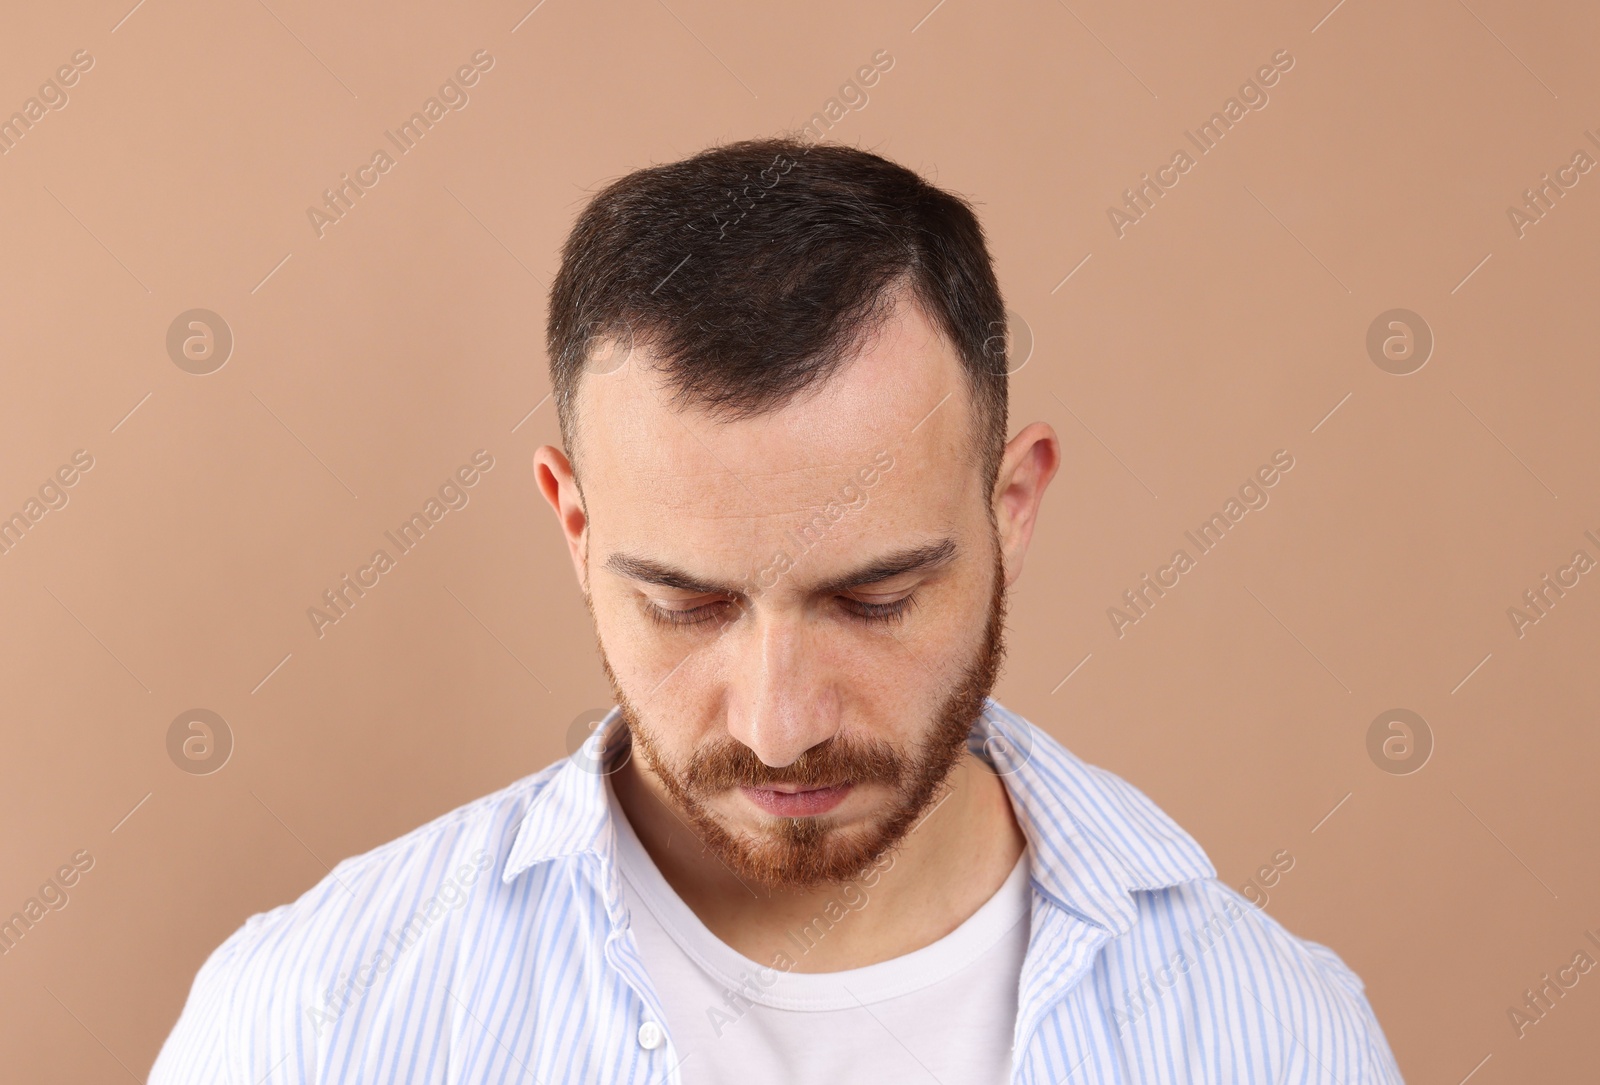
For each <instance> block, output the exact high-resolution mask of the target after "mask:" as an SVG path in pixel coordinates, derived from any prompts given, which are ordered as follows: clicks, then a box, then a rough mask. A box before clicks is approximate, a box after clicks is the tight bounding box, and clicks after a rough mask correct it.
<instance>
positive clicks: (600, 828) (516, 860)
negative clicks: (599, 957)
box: [501, 699, 1216, 935]
mask: <svg viewBox="0 0 1600 1085" xmlns="http://www.w3.org/2000/svg"><path fill="white" fill-rule="evenodd" d="M623 726H624V724H623V722H622V718H621V714H620V712H619V711H618V710H617V709H615V708H613V709H612V710H611V712H610V713H609V714H608V715H607V716H606V717H605V719H603V720H601V721H600V723H599V724H598V725H597V726H596V727H595V729H594V732H593V734H592V735H591V736H590V737H589V739H588V740H587V741H586V742H585V744H584V746H583V748H582V749H580V750H579V751H578V752H577V753H575V754H574V755H573V756H572V757H570V758H568V759H567V761H566V762H565V763H562V764H560V765H559V767H553V768H552V769H551V770H550V776H549V779H548V780H547V782H546V783H545V784H544V786H543V787H542V788H540V789H539V791H538V792H537V793H536V794H535V795H534V796H533V798H532V800H531V801H530V802H529V806H528V810H527V812H526V813H525V814H524V816H523V819H522V824H521V826H520V827H519V829H518V831H517V837H516V840H515V842H514V843H513V844H512V847H511V852H510V854H509V855H508V856H507V857H506V864H505V868H504V870H503V871H502V873H501V878H502V879H503V880H504V881H506V882H510V881H512V880H514V879H515V878H517V877H518V876H519V875H520V874H522V873H523V872H524V871H526V870H528V869H529V868H531V867H533V866H534V865H536V864H538V863H542V862H548V861H550V860H553V859H561V858H566V857H571V856H580V855H589V856H592V857H594V858H598V859H600V860H601V861H602V862H603V864H604V865H605V866H607V867H611V866H614V865H615V864H614V861H613V853H614V849H615V846H616V837H615V830H614V828H613V827H612V825H611V823H610V808H609V805H608V803H607V802H606V794H605V786H606V783H605V776H604V772H603V771H602V760H601V758H600V756H599V751H601V750H604V749H605V748H606V747H607V746H608V745H610V742H611V740H613V739H614V738H615V737H616V736H614V735H612V734H611V731H612V730H613V729H614V728H620V727H623ZM967 745H968V748H969V749H971V750H972V752H973V753H974V754H975V755H976V756H978V757H979V758H980V759H981V760H983V761H984V762H985V763H986V764H988V765H989V766H990V767H991V768H992V769H993V771H994V772H995V773H996V775H998V776H999V777H1000V779H1001V780H1002V781H1003V782H1004V783H1005V785H1006V790H1007V792H1008V794H1009V795H1010V797H1011V806H1012V810H1013V811H1014V812H1015V814H1016V818H1017V824H1018V825H1019V826H1020V827H1021V829H1022V832H1023V835H1024V836H1025V837H1026V838H1027V840H1028V845H1029V848H1030V850H1031V851H1032V855H1033V857H1032V863H1031V868H1032V871H1031V872H1032V881H1033V884H1034V886H1035V888H1036V889H1037V890H1038V891H1039V892H1040V893H1042V894H1043V895H1044V897H1045V898H1046V899H1047V900H1049V901H1050V902H1051V903H1052V904H1054V905H1056V906H1057V907H1059V908H1062V909H1064V910H1066V911H1068V912H1070V913H1072V914H1074V915H1076V916H1078V917H1080V918H1082V919H1084V920H1087V921H1088V922H1090V923H1094V924H1096V925H1098V926H1101V927H1104V928H1105V929H1106V930H1107V931H1109V932H1110V933H1111V934H1112V935H1120V934H1123V933H1125V932H1126V931H1128V930H1129V929H1130V928H1131V927H1132V926H1133V924H1134V921H1135V920H1136V919H1137V917H1138V906H1137V904H1136V903H1135V902H1134V899H1133V897H1132V894H1133V893H1135V892H1140V891H1151V890H1157V889H1163V888H1167V887H1169V886H1174V885H1181V884H1183V883H1185V882H1190V881H1196V880H1200V879H1207V878H1214V877H1216V869H1215V868H1214V867H1213V866H1212V865H1211V861H1210V860H1209V859H1207V858H1206V854H1205V852H1204V851H1203V850H1201V848H1200V845H1199V844H1197V843H1195V841H1194V839H1193V838H1192V837H1191V836H1189V834H1188V833H1186V832H1184V831H1183V829H1181V828H1180V827H1179V826H1178V825H1177V823H1175V822H1174V821H1173V820H1172V819H1171V818H1170V817H1168V816H1167V815H1166V814H1165V813H1163V812H1162V811H1161V809H1160V808H1159V807H1157V806H1156V805H1155V803H1153V802H1151V801H1150V800H1149V799H1148V798H1147V797H1145V795H1144V794H1143V793H1142V792H1140V791H1139V790H1138V789H1137V788H1135V787H1134V786H1133V785H1131V784H1129V783H1127V782H1126V781H1124V780H1122V779H1120V778H1119V777H1117V776H1115V775H1113V774H1112V773H1109V772H1107V771H1105V770H1104V769H1100V768H1096V767H1095V766H1093V765H1087V764H1085V763H1084V762H1082V761H1080V760H1079V759H1078V758H1077V757H1075V756H1074V755H1073V754H1072V753H1071V752H1070V751H1068V750H1067V749H1066V748H1065V747H1064V746H1062V745H1061V744H1060V743H1058V742H1056V741H1055V739H1053V738H1051V737H1050V736H1049V735H1047V734H1046V733H1045V732H1044V731H1042V730H1040V729H1039V728H1038V727H1035V726H1034V725H1033V724H1031V723H1029V722H1028V721H1027V720H1025V719H1023V718H1022V717H1021V716H1018V715H1016V714H1015V713H1013V712H1010V711H1009V710H1007V709H1006V708H1004V707H1002V706H1001V705H1000V704H999V703H998V702H997V701H994V700H992V699H991V700H989V701H988V702H987V703H986V704H985V706H984V710H983V712H982V714H981V715H980V716H979V717H978V720H977V721H976V722H975V723H974V725H973V729H972V733H971V734H970V735H969V737H968V740H967ZM608 873H614V872H610V871H608ZM613 880H614V879H611V878H608V879H607V881H608V882H610V881H613Z"/></svg>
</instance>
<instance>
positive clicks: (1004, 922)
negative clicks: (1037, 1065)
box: [606, 781, 1031, 1085]
mask: <svg viewBox="0 0 1600 1085" xmlns="http://www.w3.org/2000/svg"><path fill="white" fill-rule="evenodd" d="M607 783H608V786H607V788H606V793H607V798H608V800H609V801H610V803H611V813H612V818H613V820H614V821H615V823H616V828H617V855H618V862H619V865H620V869H621V873H622V888H623V896H624V899H625V900H626V902H627V905H628V911H629V913H630V915H631V917H632V923H633V932H634V937H635V938H636V939H637V940H638V945H639V952H640V954H641V956H642V957H643V959H644V966H645V970H646V971H647V972H648V973H649V975H650V979H651V981H652V982H653V983H654V985H655V988H656V991H657V993H658V994H659V995H660V996H661V1004H662V1007H663V1009H664V1012H665V1014H666V1022H665V1024H666V1027H667V1030H668V1032H669V1033H670V1034H671V1039H672V1042H673V1045H674V1048H675V1053H676V1057H677V1058H678V1060H679V1066H680V1072H681V1073H682V1076H683V1080H684V1081H685V1082H686V1083H689V1085H722V1083H729V1085H734V1083H737V1085H747V1083H749V1082H762V1083H763V1085H768V1083H770V1085H785V1083H794V1085H801V1083H811V1082H817V1083H825V1085H848V1083H850V1082H873V1083H880V1082H881V1083H884V1085H898V1083H901V1082H906V1083H911V1082H916V1083H918V1085H923V1083H928V1082H933V1081H935V1080H937V1081H940V1082H945V1083H947V1085H954V1083H958V1082H959V1083H961V1085H984V1083H989V1082H995V1083H1003V1082H1005V1081H1007V1080H1008V1077H1009V1075H1010V1071H1011V1033H1012V1029H1013V1027H1014V1026H1015V1023H1016V1015H1017V987H1018V982H1019V979H1020V977H1021V974H1022V959H1023V956H1024V954H1025V953H1026V951H1027V948H1028V927H1029V924H1028V914H1029V906H1030V899H1031V893H1030V890H1029V886H1028V853H1027V852H1026V851H1024V852H1023V854H1022V857H1021V858H1020V859H1018V860H1017V865H1016V866H1015V867H1014V868H1013V869H1012V871H1011V874H1010V875H1009V876H1008V877H1007V878H1006V880H1005V883H1004V884H1003V885H1001V887H1000V888H999V890H998V891H996V893H995V894H994V896H993V897H991V898H990V899H989V900H988V901H986V902H985V903H984V904H983V905H982V906H981V907H980V908H979V909H978V910H977V911H976V912H974V913H973V914H972V915H971V916H970V917H968V919H967V920H966V921H965V922H963V923H962V924H961V925H960V926H959V927H957V928H956V929H955V930H953V931H951V932H950V933H949V934H947V935H945V936H944V937H943V938H941V939H939V940H938V941H936V942H934V943H932V944H931V945H927V946H924V947H923V948H921V949H918V950H914V951H913V952H911V953H907V954H905V955H903V956H900V957H895V958H893V959H891V960H887V961H881V962H879V963H877V964H872V965H868V966H866V967H865V968H852V969H846V970H845V971H842V972H796V971H784V970H783V969H784V968H785V967H788V968H790V969H792V968H794V967H796V964H797V963H798V962H801V961H803V959H804V957H805V954H806V953H807V952H809V947H810V946H813V945H815V944H816V942H817V941H818V940H819V939H821V938H826V937H827V934H828V931H829V930H830V929H831V928H832V926H834V923H833V922H832V921H830V920H829V919H828V918H827V916H828V915H831V916H833V917H834V918H835V919H836V920H837V923H838V924H841V925H842V924H848V923H849V922H850V921H851V918H852V916H853V914H854V912H855V911H857V910H859V909H861V908H865V907H870V906H871V895H872V893H871V890H870V889H867V888H863V887H859V886H857V887H856V888H855V889H853V890H852V889H848V888H845V887H841V892H840V894H838V895H836V897H835V900H836V901H837V904H836V906H834V907H832V908H828V907H826V905H824V908H822V909H819V914H818V916H816V917H815V918H814V919H813V920H812V921H811V922H808V923H806V924H804V925H803V926H802V927H800V928H799V929H796V930H791V931H788V932H786V935H785V936H784V937H782V938H780V939H778V940H777V943H776V944H775V945H774V947H773V953H772V956H771V957H769V958H768V959H767V960H765V961H754V960H751V959H750V958H748V957H745V956H743V955H741V954H740V953H738V952H737V951H735V950H734V949H733V948H732V947H730V946H728V945H727V944H726V943H724V942H722V941H720V940H719V939H718V938H717V937H716V935H714V934H712V933H711V931H710V930H708V929H707V928H706V926H705V924H703V923H701V922H700V920H699V918H698V917H696V916H695V914H694V912H693V911H691V910H690V908H689V906H688V905H687V904H685V903H684V902H683V900H682V899H681V898H680V897H679V896H678V895H677V894H676V893H675V892H673V890H672V887H671V886H670V885H668V884H667V881H666V879H665V878H663V877H662V876H661V872H660V871H659V870H657V869H656V865H655V863H654V862H653V861H652V860H651V858H650V855H649V853H648V852H646V851H645V850H644V846H643V845H642V844H641V843H640V842H639V838H638V836H637V835H636V834H635V833H634V831H633V827H632V826H631V825H629V824H628V819H627V817H626V816H625V815H624V814H623V812H622V808H621V807H620V806H619V805H618V804H617V801H616V798H615V796H614V795H612V794H611V788H610V787H609V781H608V782H607ZM824 912H825V913H826V914H824ZM780 953H781V954H783V955H784V956H783V957H782V958H780V956H779V954H780ZM785 959H786V960H788V961H790V962H794V963H791V964H789V965H787V966H785V965H784V964H783V963H782V961H783V960H785ZM774 965H776V967H775V966H774ZM652 1028H653V1026H652V1025H651V1024H648V1023H647V1024H646V1025H645V1026H644V1027H643V1028H641V1031H640V1042H641V1043H645V1044H647V1045H648V1046H651V1047H655V1046H658V1045H659V1044H660V1043H661V1042H663V1038H662V1036H661V1034H660V1032H659V1030H655V1031H654V1032H652Z"/></svg>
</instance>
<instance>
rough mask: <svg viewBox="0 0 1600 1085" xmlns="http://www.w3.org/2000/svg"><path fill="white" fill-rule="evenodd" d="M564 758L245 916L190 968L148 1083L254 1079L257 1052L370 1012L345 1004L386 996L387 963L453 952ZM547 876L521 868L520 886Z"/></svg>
mask: <svg viewBox="0 0 1600 1085" xmlns="http://www.w3.org/2000/svg"><path fill="white" fill-rule="evenodd" d="M564 763H565V762H557V763H556V764H554V765H551V766H549V767H547V768H545V769H543V770H541V771H540V772H538V773H535V774H533V775H531V776H528V777H525V778H523V779H521V780H519V781H517V782H516V783H513V784H511V785H510V786H509V787H506V788H504V789H502V790H500V791H497V792H494V793H493V794H490V795H486V796H484V797H482V798H480V799H476V800H474V801H472V802H470V803H467V804H466V805H464V806H461V807H458V808H457V809H455V810H452V811H450V812H449V813H446V814H443V815H441V816H440V817H437V818H435V819H433V820H432V821H430V822H428V823H427V824H425V825H422V826H420V827H418V828H417V829H414V830H412V831H411V832H409V833H406V834H405V835H404V836H401V837H398V838H396V839H394V840H391V841H389V842H388V843H385V844H382V845H380V846H378V847H376V848H374V849H372V850H371V851H368V852H366V853H364V854H361V855H357V856H353V857H351V858H349V859H346V860H344V861H343V862H341V863H339V864H338V865H337V866H335V867H334V868H333V869H332V870H331V871H330V872H329V873H328V875H327V876H326V877H324V878H323V879H322V880H321V881H319V882H318V883H317V884H316V885H314V886H312V887H311V888H310V889H308V890H307V891H306V892H305V893H303V894H302V895H301V896H300V897H299V898H298V899H296V900H294V901H292V902H290V903H287V904H283V905H280V906H278V907H276V908H273V909H271V910H269V911H265V912H261V913H258V914H256V915H253V916H251V917H250V918H249V919H248V920H246V921H245V923H244V924H243V925H242V926H241V927H239V929H238V930H236V931H235V932H234V933H233V934H232V935H231V936H230V937H229V938H228V939H227V940H226V941H224V942H223V943H222V944H221V945H220V946H218V947H217V948H216V950H214V951H213V952H212V953H211V955H210V957H208V958H207V960H206V962H205V964H204V965H202V966H201V968H200V970H199V972H198V973H197V974H196V976H195V980H194V984H193V985H192V987H191V989H190V992H189V997H188V1000H187V1001H186V1003H185V1005H184V1009H183V1012H182V1014H181V1016H180V1018H179V1021H178V1023H177V1025H176V1026H175V1027H174V1029H173V1031H172V1033H171V1035H169V1037H168V1038H167V1041H166V1043H165V1045H164V1046H163V1048H162V1051H161V1054H160V1056H159V1057H158V1058H157V1061H156V1064H155V1066H154V1068H153V1069H152V1072H151V1078H150V1081H151V1085H158V1083H169V1082H182V1083H188V1082H191V1081H192V1082H200V1081H206V1082H232V1081H235V1080H238V1079H240V1077H241V1076H242V1075H244V1074H248V1073H249V1072H251V1071H252V1070H253V1072H254V1073H255V1074H256V1075H257V1076H259V1074H260V1073H262V1072H264V1070H265V1067H261V1068H256V1063H257V1062H259V1061H260V1058H261V1054H260V1053H261V1052H263V1051H277V1052H280V1053H287V1052H293V1051H301V1052H305V1051H308V1050H312V1051H314V1050H316V1049H317V1048H319V1047H322V1046H324V1045H323V1044H322V1043H321V1041H322V1040H323V1039H324V1038H325V1037H326V1036H327V1035H328V1034H329V1033H331V1032H333V1031H335V1030H337V1029H339V1028H340V1027H341V1025H345V1026H347V1025H348V1024H349V1023H350V1021H354V1020H356V1019H357V1018H359V1017H362V1016H364V1014H363V1013H361V1012H356V1013H351V1012H350V1011H351V1010H353V1009H355V1008H356V1007H361V1009H362V1010H371V1009H372V1008H373V1007H375V1006H379V1005H382V1004H383V1003H384V1001H385V1000H386V997H388V996H391V995H392V992H386V991H385V987H386V986H387V985H386V983H385V982H384V980H385V974H387V973H390V972H391V971H395V972H399V971H410V970H412V969H414V968H416V967H417V966H418V965H419V963H420V962H422V961H425V960H427V959H429V958H437V957H438V956H439V955H440V954H441V953H448V952H449V951H450V950H451V949H452V948H453V945H454V943H455V942H456V941H457V939H458V938H459V936H460V931H461V928H462V927H463V926H464V925H467V924H470V923H472V922H473V921H474V918H475V917H481V916H482V915H483V914H484V913H485V912H486V911H492V910H494V909H495V908H496V907H499V906H503V903H504V898H505V897H506V895H507V894H509V893H511V892H512V888H511V887H509V886H506V885H503V884H502V883H501V880H500V878H499V872H500V871H501V870H502V869H503V868H504V866H505V863H506V858H507V855H508V854H509V853H510V851H511V848H512V845H513V843H514V842H515V840H516V837H517V832H518V828H519V826H520V825H521V823H522V821H523V819H524V817H525V816H526V813H527V810H528V807H529V805H530V803H531V802H532V801H533V799H534V797H535V796H537V795H538V794H539V793H540V792H541V791H542V790H543V789H544V787H545V786H546V785H547V784H548V783H549V781H550V780H551V778H552V777H553V776H554V775H555V773H556V772H557V771H558V770H559V769H560V768H561V766H562V765H563V764H564ZM543 876H544V874H543V872H542V871H537V872H530V876H525V877H524V878H523V879H519V889H520V891H524V892H526V891H527V883H528V882H529V881H537V880H539V879H540V878H542V877H543ZM413 947H416V948H413ZM394 986H396V987H403V986H404V985H403V984H396V985H394ZM347 1014H349V1020H344V1019H345V1018H346V1015H347ZM274 1057H275V1058H276V1057H277V1056H274ZM285 1057H287V1054H285ZM241 1059H242V1060H243V1061H240V1060H241ZM269 1065H270V1063H269ZM251 1080H252V1081H253V1080H254V1078H252V1079H251Z"/></svg>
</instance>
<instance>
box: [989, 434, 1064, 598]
mask: <svg viewBox="0 0 1600 1085" xmlns="http://www.w3.org/2000/svg"><path fill="white" fill-rule="evenodd" d="M1060 466H1061V442H1060V441H1059V440H1058V439H1057V438H1056V431H1055V430H1053V429H1051V428H1050V427H1049V426H1048V425H1046V424H1045V423H1043V422H1034V423H1033V424H1032V425H1030V426H1028V427H1027V428H1026V429H1024V430H1023V431H1022V432H1021V433H1019V434H1017V435H1016V436H1015V437H1013V438H1012V439H1011V441H1010V442H1009V443H1008V444H1007V445H1006V447H1005V451H1004V452H1003V453H1002V454H1001V457H1000V470H999V473H998V474H997V475H996V476H995V481H994V498H993V501H994V519H995V526H996V528H997V529H998V531H999V534H1000V553H1001V556H1002V557H1003V559H1004V561H1005V567H1006V586H1007V587H1010V586H1011V585H1012V584H1014V583H1015V582H1016V580H1017V578H1018V577H1019V576H1021V575H1022V559H1023V557H1024V556H1025V555H1026V554H1027V552H1028V543H1029V542H1030V541H1031V540H1032V539H1033V525H1034V523H1035V522H1036V521H1037V520H1038V516H1039V503H1040V502H1041V501H1042V500H1043V499H1044V491H1045V487H1047V486H1049V485H1050V480H1051V479H1052V478H1054V477H1055V474H1056V468H1058V467H1060Z"/></svg>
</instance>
